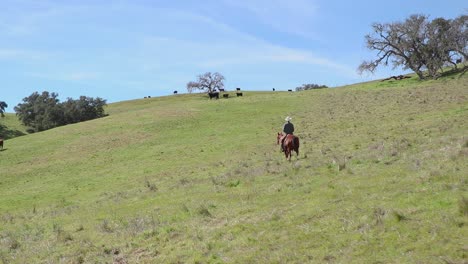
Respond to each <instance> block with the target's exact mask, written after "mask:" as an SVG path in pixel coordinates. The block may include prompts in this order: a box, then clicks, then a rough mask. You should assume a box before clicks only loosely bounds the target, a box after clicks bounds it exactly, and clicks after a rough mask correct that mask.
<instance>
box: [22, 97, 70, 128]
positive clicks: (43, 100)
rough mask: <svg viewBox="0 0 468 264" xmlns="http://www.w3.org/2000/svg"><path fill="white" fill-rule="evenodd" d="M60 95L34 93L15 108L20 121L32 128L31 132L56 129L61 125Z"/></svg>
mask: <svg viewBox="0 0 468 264" xmlns="http://www.w3.org/2000/svg"><path fill="white" fill-rule="evenodd" d="M57 97H58V94H56V93H49V92H42V94H39V93H38V92H34V93H33V94H31V95H30V96H28V97H25V98H23V103H20V104H18V105H17V106H15V108H14V109H15V112H16V115H17V116H18V118H19V119H20V121H21V122H22V123H23V124H24V125H25V126H28V127H30V128H31V130H30V131H31V132H39V131H43V130H47V129H50V128H53V127H56V126H58V125H59V124H60V120H61V119H62V117H61V115H62V114H61V113H62V111H61V107H60V105H59V100H58V99H57Z"/></svg>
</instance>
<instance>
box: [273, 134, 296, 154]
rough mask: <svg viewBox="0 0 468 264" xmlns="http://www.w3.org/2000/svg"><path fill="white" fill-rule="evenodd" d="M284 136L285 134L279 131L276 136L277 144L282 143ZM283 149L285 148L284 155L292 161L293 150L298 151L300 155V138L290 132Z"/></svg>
mask: <svg viewBox="0 0 468 264" xmlns="http://www.w3.org/2000/svg"><path fill="white" fill-rule="evenodd" d="M282 137H283V134H281V133H278V136H277V137H276V144H278V145H279V144H280V140H281V138H282ZM283 149H284V155H285V156H286V159H289V160H290V161H291V152H292V151H293V150H294V151H296V154H297V156H299V138H298V137H296V136H294V135H291V134H288V135H287V136H286V138H285V139H284V141H283Z"/></svg>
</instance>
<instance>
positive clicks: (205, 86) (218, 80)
mask: <svg viewBox="0 0 468 264" xmlns="http://www.w3.org/2000/svg"><path fill="white" fill-rule="evenodd" d="M197 78H198V79H197V81H195V82H188V83H187V91H188V92H189V93H191V92H193V91H194V90H196V89H198V90H206V91H207V92H208V93H211V92H213V91H214V90H216V89H218V90H219V89H224V80H225V78H224V76H223V75H221V74H220V73H218V72H215V73H211V72H207V73H205V74H201V75H198V76H197Z"/></svg>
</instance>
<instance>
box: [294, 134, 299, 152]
mask: <svg viewBox="0 0 468 264" xmlns="http://www.w3.org/2000/svg"><path fill="white" fill-rule="evenodd" d="M293 143H294V150H295V151H296V153H297V155H299V138H298V137H296V136H294V140H293Z"/></svg>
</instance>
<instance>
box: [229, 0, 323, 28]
mask: <svg viewBox="0 0 468 264" xmlns="http://www.w3.org/2000/svg"><path fill="white" fill-rule="evenodd" d="M224 2H225V3H226V4H227V5H229V6H231V7H237V8H240V9H243V10H245V11H247V12H248V13H250V14H252V15H253V16H255V17H256V18H257V19H258V20H259V21H260V22H261V23H263V24H265V25H267V26H270V27H272V28H274V29H276V30H278V31H282V32H286V33H291V34H295V35H299V36H302V37H312V36H313V35H314V34H313V33H312V32H311V31H310V29H309V28H310V27H311V25H312V23H313V19H314V16H315V15H316V14H317V12H318V5H317V4H316V3H315V1H310V0H252V1H237V0H225V1H224Z"/></svg>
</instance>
